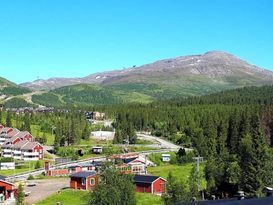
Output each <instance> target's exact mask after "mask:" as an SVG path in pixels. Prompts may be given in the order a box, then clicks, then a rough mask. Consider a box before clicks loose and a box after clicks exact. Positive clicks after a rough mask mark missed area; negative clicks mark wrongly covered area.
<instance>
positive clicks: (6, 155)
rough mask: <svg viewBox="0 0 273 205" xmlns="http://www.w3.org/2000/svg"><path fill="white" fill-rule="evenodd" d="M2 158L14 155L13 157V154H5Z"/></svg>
mask: <svg viewBox="0 0 273 205" xmlns="http://www.w3.org/2000/svg"><path fill="white" fill-rule="evenodd" d="M2 156H3V157H12V155H11V154H6V153H5V154H3V155H2Z"/></svg>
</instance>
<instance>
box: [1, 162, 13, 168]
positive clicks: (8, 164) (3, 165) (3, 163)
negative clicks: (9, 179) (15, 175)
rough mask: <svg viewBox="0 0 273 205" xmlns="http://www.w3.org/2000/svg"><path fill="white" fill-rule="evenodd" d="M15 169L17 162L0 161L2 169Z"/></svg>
mask: <svg viewBox="0 0 273 205" xmlns="http://www.w3.org/2000/svg"><path fill="white" fill-rule="evenodd" d="M13 169H15V162H0V170H13Z"/></svg>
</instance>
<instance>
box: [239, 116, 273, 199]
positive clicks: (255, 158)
mask: <svg viewBox="0 0 273 205" xmlns="http://www.w3.org/2000/svg"><path fill="white" fill-rule="evenodd" d="M251 133H252V136H250V135H247V136H245V137H244V138H243V139H242V142H241V149H240V150H241V154H240V165H241V170H242V178H241V188H242V189H243V190H244V191H245V192H247V193H249V194H251V195H260V194H261V192H262V189H263V188H264V187H265V185H266V184H267V181H266V175H267V173H266V172H267V171H269V170H267V163H268V160H269V158H268V156H269V155H268V149H267V144H266V140H265V137H264V135H263V134H262V132H261V126H260V121H259V118H258V116H257V115H254V116H253V117H252V119H251Z"/></svg>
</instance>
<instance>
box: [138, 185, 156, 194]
mask: <svg viewBox="0 0 273 205" xmlns="http://www.w3.org/2000/svg"><path fill="white" fill-rule="evenodd" d="M136 191H137V192H141V193H152V184H148V183H136Z"/></svg>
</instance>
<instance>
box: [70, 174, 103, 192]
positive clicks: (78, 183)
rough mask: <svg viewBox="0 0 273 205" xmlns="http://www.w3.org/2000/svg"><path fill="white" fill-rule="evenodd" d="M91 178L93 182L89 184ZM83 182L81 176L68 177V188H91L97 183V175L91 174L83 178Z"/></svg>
mask: <svg viewBox="0 0 273 205" xmlns="http://www.w3.org/2000/svg"><path fill="white" fill-rule="evenodd" d="M91 179H93V181H94V184H91ZM85 180H86V181H85V184H84V185H83V184H82V178H76V177H71V179H70V188H72V189H83V190H92V189H93V188H94V187H95V186H96V185H97V184H98V181H99V180H98V176H97V175H93V176H89V177H87V178H86V179H85Z"/></svg>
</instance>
